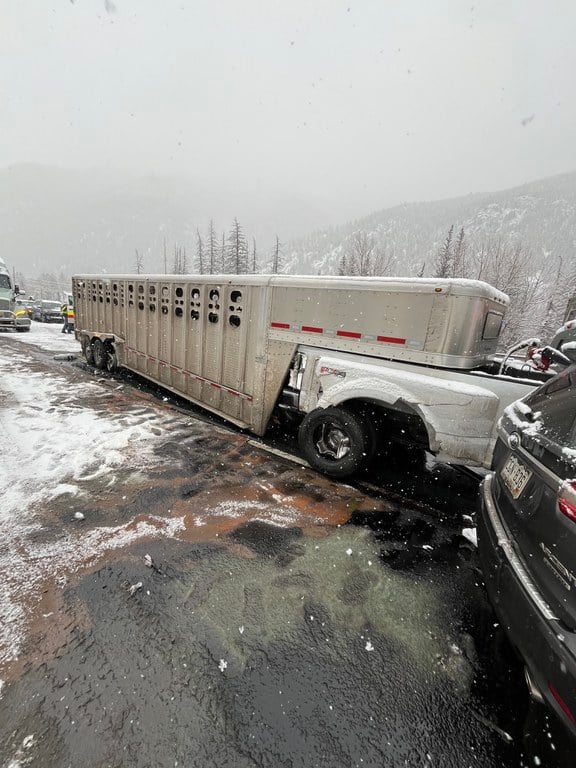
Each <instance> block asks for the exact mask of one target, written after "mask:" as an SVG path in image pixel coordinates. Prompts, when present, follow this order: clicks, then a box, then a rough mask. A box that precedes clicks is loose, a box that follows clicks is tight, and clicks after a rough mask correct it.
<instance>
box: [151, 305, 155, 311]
mask: <svg viewBox="0 0 576 768" xmlns="http://www.w3.org/2000/svg"><path fill="white" fill-rule="evenodd" d="M150 312H156V304H150Z"/></svg>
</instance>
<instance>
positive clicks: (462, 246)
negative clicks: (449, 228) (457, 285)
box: [451, 227, 468, 277]
mask: <svg viewBox="0 0 576 768" xmlns="http://www.w3.org/2000/svg"><path fill="white" fill-rule="evenodd" d="M467 247H468V246H467V243H466V240H465V235H464V227H461V228H460V231H459V232H458V237H457V238H456V243H455V244H454V253H453V257H452V269H451V273H452V277H464V276H465V274H466V250H467Z"/></svg>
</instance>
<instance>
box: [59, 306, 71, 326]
mask: <svg viewBox="0 0 576 768" xmlns="http://www.w3.org/2000/svg"><path fill="white" fill-rule="evenodd" d="M60 312H62V317H63V318H64V325H63V326H62V333H66V331H68V305H67V304H62V306H61V307H60ZM68 332H69V331H68Z"/></svg>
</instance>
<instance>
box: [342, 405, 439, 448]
mask: <svg viewBox="0 0 576 768" xmlns="http://www.w3.org/2000/svg"><path fill="white" fill-rule="evenodd" d="M340 405H341V406H343V407H344V408H346V409H347V410H349V411H351V412H353V413H358V414H360V415H361V416H362V417H363V419H364V421H365V423H367V424H369V425H370V426H371V430H372V437H373V448H372V452H373V453H374V452H375V451H376V450H377V449H380V450H386V449H387V448H388V447H390V444H391V443H395V444H401V445H405V446H410V447H418V448H422V449H424V450H426V451H429V450H430V438H429V435H428V431H427V429H426V424H425V423H424V421H423V419H422V417H421V416H420V415H419V414H418V413H416V411H415V410H414V409H413V408H411V407H410V406H408V405H406V404H405V403H400V406H401V407H398V408H394V407H393V406H389V405H383V404H382V403H379V402H375V401H369V400H347V401H346V402H344V403H340Z"/></svg>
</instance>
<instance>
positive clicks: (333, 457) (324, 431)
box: [298, 408, 373, 478]
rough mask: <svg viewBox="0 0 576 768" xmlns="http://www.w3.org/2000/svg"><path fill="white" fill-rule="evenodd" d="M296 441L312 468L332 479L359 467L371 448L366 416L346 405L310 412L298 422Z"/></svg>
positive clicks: (348, 473) (367, 457) (345, 474)
mask: <svg viewBox="0 0 576 768" xmlns="http://www.w3.org/2000/svg"><path fill="white" fill-rule="evenodd" d="M298 444H299V446H300V450H301V451H302V454H303V455H304V457H305V458H306V460H307V461H308V462H309V463H310V465H311V466H312V467H314V469H317V470H318V471H319V472H322V473H323V474H325V475H328V476H329V477H335V478H340V477H347V476H348V475H352V474H353V473H354V472H356V471H357V470H358V469H360V467H362V466H363V465H364V464H365V463H366V462H367V460H368V459H369V457H370V456H371V454H372V449H373V446H372V439H371V431H370V428H369V426H368V424H367V423H366V421H365V419H364V418H363V417H362V416H361V415H360V414H357V413H354V412H352V411H349V410H346V409H345V408H318V409H317V410H315V411H310V413H308V414H307V415H306V416H305V417H304V419H303V421H302V424H301V425H300V429H299V431H298Z"/></svg>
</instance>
